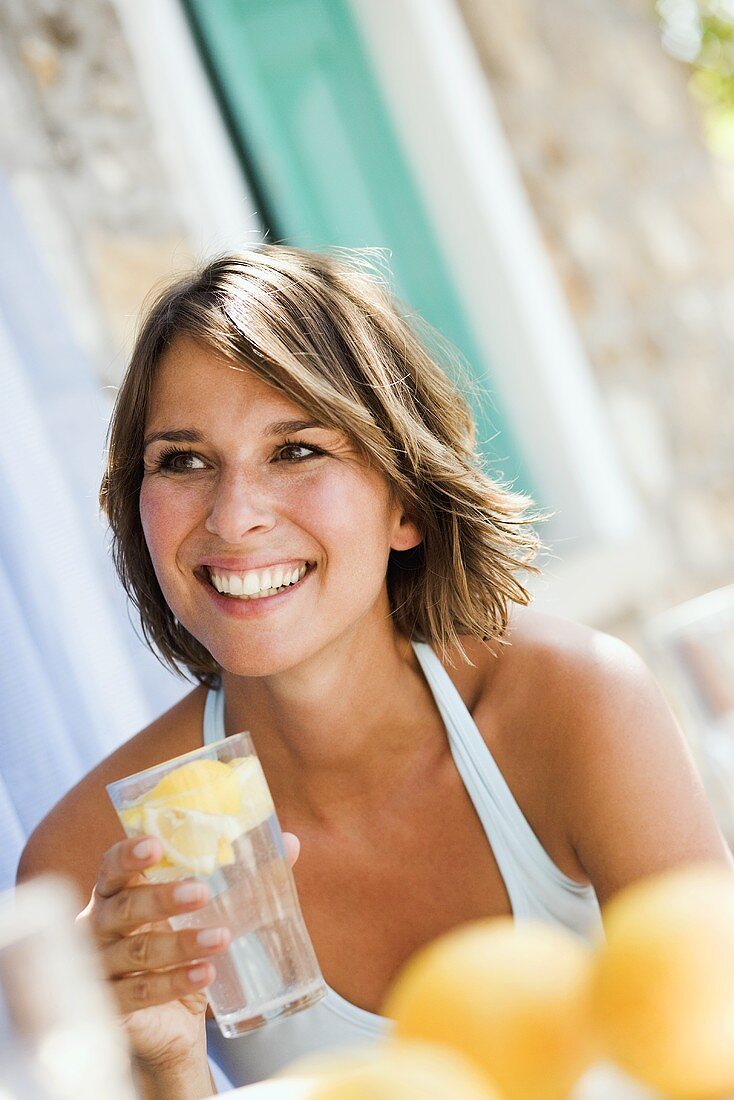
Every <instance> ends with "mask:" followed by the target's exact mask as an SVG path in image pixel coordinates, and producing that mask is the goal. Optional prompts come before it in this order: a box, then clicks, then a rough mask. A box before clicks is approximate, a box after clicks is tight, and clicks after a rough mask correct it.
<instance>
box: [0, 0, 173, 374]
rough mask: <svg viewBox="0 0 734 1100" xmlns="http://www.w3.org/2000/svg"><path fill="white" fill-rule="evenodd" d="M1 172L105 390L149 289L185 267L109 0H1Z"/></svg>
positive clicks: (169, 196) (169, 198) (168, 194)
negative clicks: (104, 383)
mask: <svg viewBox="0 0 734 1100" xmlns="http://www.w3.org/2000/svg"><path fill="white" fill-rule="evenodd" d="M0 115H1V116H2V119H3V125H2V127H0V165H2V169H3V172H4V173H5V175H6V177H7V179H8V181H9V184H10V187H11V189H12V193H13V196H14V198H15V200H16V202H17V203H18V206H19V207H20V210H21V212H22V214H23V216H24V218H25V221H26V224H27V226H28V229H29V231H30V233H31V235H32V236H33V238H34V240H35V243H36V245H37V247H38V252H39V254H40V255H41V257H42V259H43V261H44V263H45V264H46V266H47V268H48V270H49V271H50V273H51V275H52V277H53V279H54V281H55V283H56V285H57V287H58V289H59V291H60V293H61V294H62V296H63V298H64V300H65V303H66V305H67V307H68V308H67V315H68V318H69V321H70V324H71V325H72V327H73V329H74V330H75V333H76V335H77V337H78V339H79V341H80V343H81V345H82V347H83V348H84V350H85V351H86V353H87V354H88V355H89V356H90V358H91V359H92V361H93V362H94V364H95V366H96V367H97V369H98V371H99V374H100V377H101V378H102V380H103V381H105V382H112V383H114V382H116V381H117V380H118V379H119V375H120V373H121V371H122V368H123V366H124V349H125V348H126V347H127V346H129V342H130V337H131V334H132V331H133V329H134V323H135V318H136V316H137V314H138V311H139V308H140V305H141V302H142V300H143V298H144V297H145V295H146V293H147V292H148V290H149V289H150V287H151V286H152V285H153V284H154V283H155V282H156V281H158V280H160V279H161V278H162V277H163V276H165V275H166V274H167V273H168V272H169V271H170V270H172V268H173V267H175V266H181V265H183V264H184V263H186V262H187V260H188V253H187V242H186V237H185V232H184V229H183V224H182V220H181V217H180V215H179V212H178V210H177V203H176V192H175V187H174V188H172V187H171V185H170V181H169V180H168V179H167V178H166V175H165V171H164V168H163V166H162V164H161V162H160V159H159V156H158V151H157V146H156V139H155V134H154V132H153V129H152V126H151V122H150V118H149V113H148V111H147V109H146V105H145V103H144V100H143V97H142V95H141V92H140V88H139V85H138V80H137V77H136V73H135V69H134V66H133V62H132V59H131V56H130V52H129V50H128V45H127V43H126V41H125V37H124V34H123V32H122V29H121V26H120V23H119V20H118V18H117V16H116V13H115V9H114V8H113V6H112V5H111V4H110V3H109V0H80V2H79V3H74V4H70V3H66V2H65V0H3V4H2V7H1V8H0Z"/></svg>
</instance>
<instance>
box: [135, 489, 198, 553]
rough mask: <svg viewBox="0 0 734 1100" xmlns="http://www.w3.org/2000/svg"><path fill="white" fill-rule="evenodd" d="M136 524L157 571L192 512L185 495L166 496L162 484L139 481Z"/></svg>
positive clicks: (184, 528) (185, 528) (168, 493)
mask: <svg viewBox="0 0 734 1100" xmlns="http://www.w3.org/2000/svg"><path fill="white" fill-rule="evenodd" d="M139 511H140V522H141V525H142V528H143V534H144V535H145V541H146V543H147V545H148V550H149V552H150V556H151V558H152V560H153V564H154V565H155V566H156V569H157V568H158V565H159V564H165V562H164V561H163V559H164V557H165V555H166V553H167V552H168V551H170V550H171V549H173V550H174V551H175V548H176V546H177V545H178V544H179V543H180V540H181V536H182V535H183V534H184V533H185V532H186V530H187V529H188V528H189V527H190V525H191V518H192V515H193V514H194V512H195V508H194V507H193V501H191V500H190V499H189V498H188V494H186V493H180V492H178V493H175V494H173V493H170V492H169V491H168V487H167V486H166V485H163V484H158V485H156V484H148V483H146V482H143V485H142V487H141V490H140V503H139Z"/></svg>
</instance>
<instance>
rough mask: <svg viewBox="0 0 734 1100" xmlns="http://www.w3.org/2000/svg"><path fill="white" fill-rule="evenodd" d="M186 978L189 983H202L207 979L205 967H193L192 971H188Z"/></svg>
mask: <svg viewBox="0 0 734 1100" xmlns="http://www.w3.org/2000/svg"><path fill="white" fill-rule="evenodd" d="M186 977H187V978H188V979H189V981H190V982H197V983H198V982H203V981H204V980H205V979H206V978H208V977H209V970H208V969H207V967H205V966H195V967H194V968H193V970H189V972H188V974H187V975H186Z"/></svg>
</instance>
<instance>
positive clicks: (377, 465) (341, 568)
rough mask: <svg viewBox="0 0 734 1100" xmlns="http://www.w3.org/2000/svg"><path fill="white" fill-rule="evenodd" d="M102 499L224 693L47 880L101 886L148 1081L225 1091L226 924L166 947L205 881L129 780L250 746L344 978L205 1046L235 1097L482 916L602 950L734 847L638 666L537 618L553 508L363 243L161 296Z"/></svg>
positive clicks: (27, 863)
mask: <svg viewBox="0 0 734 1100" xmlns="http://www.w3.org/2000/svg"><path fill="white" fill-rule="evenodd" d="M101 500H102V505H103V508H104V509H105V511H106V514H107V516H108V518H109V521H110V525H111V528H112V533H113V553H114V557H115V562H116V565H117V569H118V572H119V575H120V578H121V580H122V582H123V584H124V586H125V588H126V589H127V591H128V593H129V595H130V597H131V599H132V600H133V602H134V603H135V604H136V606H137V608H138V610H139V614H140V620H141V623H142V628H143V631H144V633H145V637H146V638H147V640H148V642H149V644H150V645H151V647H152V648H153V649H154V651H155V652H157V653H158V654H159V655H160V656H161V658H162V659H163V660H164V661H165V662H166V663H167V664H168V665H169V666H170V667H171V668H173V669H175V670H176V671H179V672H181V673H182V674H185V673H188V674H189V675H191V676H192V677H193V678H194V680H196V681H198V686H197V687H196V689H195V690H194V691H192V692H191V693H190V694H189V695H188V696H187V697H186V698H185V699H184V700H183V701H182V702H181V703H179V704H178V705H177V706H176V707H174V708H173V709H172V710H171V711H169V712H167V713H166V714H164V715H163V716H162V717H161V718H159V719H158V720H157V721H156V722H154V723H153V724H152V725H151V726H149V727H148V728H147V729H145V730H143V731H142V732H141V733H140V734H138V736H137V737H135V738H133V739H132V740H131V741H130V742H128V743H127V744H126V745H124V746H123V747H122V748H121V749H119V750H118V751H117V752H116V753H114V754H113V755H112V756H111V757H109V758H108V759H107V760H105V761H103V763H102V764H100V765H99V766H98V767H97V768H96V769H95V770H94V771H93V772H92V773H90V775H88V776H87V777H86V778H85V779H84V780H83V781H82V782H81V783H80V784H79V785H78V786H77V787H76V788H75V789H74V790H73V791H71V792H70V793H69V794H68V795H67V796H66V798H65V799H64V800H63V801H62V802H61V803H60V804H59V805H58V806H57V807H56V808H55V809H54V810H53V811H52V813H51V814H50V815H49V817H48V818H47V819H46V820H45V821H44V822H43V823H42V824H41V825H40V826H39V828H38V830H37V831H36V833H34V835H33V837H32V838H31V840H30V841H29V844H28V846H27V848H26V851H25V853H24V856H23V859H22V861H21V868H20V873H21V876H22V877H26V876H28V875H30V874H34V873H36V872H38V871H40V870H47V869H49V868H53V869H54V870H57V871H65V872H66V873H67V874H69V875H71V876H72V877H73V878H74V879H75V880H76V881H77V883H78V884H79V886H80V887H81V888H82V889H83V890H84V891H85V893H86V894H87V896H89V895H90V893H91V900H90V903H89V905H88V906H87V908H86V909H85V911H84V914H83V915H82V918H81V919H82V920H83V921H85V922H86V923H87V924H88V925H89V927H90V929H91V931H92V933H93V935H94V936H95V938H96V940H97V942H98V944H99V947H100V952H101V956H102V959H103V962H104V965H105V967H106V969H107V973H108V975H109V977H110V981H111V984H112V988H113V990H114V991H115V994H116V997H117V1001H118V1004H119V1005H120V1009H121V1012H122V1013H123V1020H124V1023H125V1027H126V1028H127V1031H128V1033H129V1035H130V1038H131V1041H132V1044H133V1047H134V1050H135V1052H136V1055H137V1058H138V1062H139V1065H140V1067H141V1071H142V1084H143V1087H144V1088H145V1090H146V1093H147V1094H148V1095H150V1096H156V1097H158V1096H162V1095H165V1096H167V1097H172V1098H173V1097H176V1098H179V1100H191V1098H193V1097H203V1096H207V1095H209V1093H210V1090H211V1082H210V1081H209V1077H208V1073H207V1070H206V1060H205V1050H206V1044H205V1027H204V1013H205V1009H206V998H205V996H204V995H203V993H202V990H203V989H204V988H205V987H206V986H207V984H209V983H210V982H211V981H212V980H213V977H214V973H215V971H214V963H213V961H212V960H213V959H215V958H216V956H217V955H218V954H219V953H220V952H221V951H223V950H225V948H226V944H227V942H228V941H227V932H226V930H219V931H218V930H216V929H215V930H212V929H207V930H206V932H207V934H208V935H209V938H208V939H207V940H206V941H204V940H199V939H194V938H193V933H191V932H184V931H179V932H173V931H171V929H170V927H169V926H168V925H167V924H166V923H165V922H166V920H167V918H168V917H170V916H173V915H175V916H179V915H181V914H182V913H191V912H192V911H193V910H196V909H198V908H200V907H201V906H202V905H204V904H205V903H206V901H207V897H208V896H207V887H206V884H204V883H198V884H197V883H184V884H183V885H181V884H179V885H177V884H172V883H168V884H164V883H160V884H156V885H151V884H148V883H146V881H145V879H143V878H142V875H141V872H142V870H143V869H145V868H147V867H150V866H152V865H154V864H155V863H156V861H157V860H159V859H160V858H161V855H162V849H161V847H160V841H159V840H157V839H156V838H155V837H149V838H148V839H147V840H144V841H142V843H141V842H140V841H132V840H130V841H124V840H123V841H121V840H120V839H119V836H120V830H119V824H118V822H117V819H116V816H115V815H114V813H113V811H112V809H111V807H110V806H108V805H107V802H106V798H105V793H104V785H105V784H106V783H109V782H111V781H113V780H116V779H119V778H120V777H121V776H125V775H129V774H130V773H133V772H138V771H140V770H142V769H144V768H147V767H151V766H153V765H156V764H159V763H160V762H162V761H165V760H167V759H170V758H171V757H173V756H178V755H179V754H181V753H184V752H187V751H189V750H192V749H195V748H198V747H199V746H200V745H201V743H202V740H203V741H204V742H207V743H208V742H211V741H216V740H218V739H221V738H223V737H225V736H228V735H230V734H233V733H236V732H237V731H239V730H243V729H247V730H249V731H250V732H251V735H252V739H253V742H254V745H255V748H256V751H257V754H258V756H259V758H260V761H261V763H262V767H263V771H264V773H265V776H266V778H267V781H268V785H269V787H270V790H271V791H272V795H273V800H274V803H275V806H276V809H277V811H278V816H279V818H280V821H281V824H282V826H283V827H284V828H285V829H286V830H288V831H289V844H290V846H291V848H290V850H291V856H292V858H293V859H295V856H296V855H297V853H298V850H299V844H298V842H299V841H300V845H301V847H300V853H301V854H300V856H299V858H298V863H297V866H296V868H295V879H296V883H297V886H298V894H299V899H300V903H301V907H302V910H303V914H304V918H305V921H306V924H307V927H308V931H309V934H310V936H311V939H312V941H313V944H314V948H315V951H316V954H317V957H318V960H319V964H320V967H321V970H322V972H323V975H324V978H325V980H326V982H327V983H328V991H327V994H326V996H325V997H324V999H323V1000H322V1001H320V1002H319V1003H318V1004H315V1005H313V1006H311V1007H309V1008H308V1009H306V1010H304V1011H303V1012H301V1013H299V1014H298V1015H297V1016H293V1017H291V1018H289V1019H286V1020H282V1021H280V1023H279V1026H278V1028H277V1029H276V1030H273V1029H271V1028H269V1027H265V1028H262V1029H261V1030H259V1031H256V1032H253V1033H251V1034H249V1035H243V1036H239V1037H238V1038H236V1039H227V1040H226V1042H223V1041H222V1038H221V1035H219V1034H218V1033H217V1031H216V1029H215V1028H213V1027H212V1028H211V1029H210V1034H209V1049H210V1050H213V1051H214V1052H215V1055H216V1058H217V1060H218V1061H219V1062H220V1063H221V1064H222V1065H223V1066H224V1068H225V1069H226V1071H227V1073H228V1074H229V1076H230V1078H231V1080H232V1081H233V1083H236V1084H245V1083H248V1082H250V1081H254V1080H258V1079H260V1078H263V1077H266V1076H268V1075H270V1074H272V1073H273V1072H274V1071H275V1070H276V1069H278V1068H279V1067H280V1066H282V1065H283V1064H284V1063H286V1062H288V1061H289V1060H290V1059H291V1058H293V1057H294V1056H295V1055H297V1054H300V1053H303V1052H305V1051H309V1050H314V1051H315V1050H318V1049H320V1048H327V1047H333V1046H337V1045H342V1044H347V1045H348V1044H354V1043H355V1042H364V1041H374V1040H375V1039H376V1038H378V1037H381V1036H383V1035H385V1034H387V1033H388V1032H389V1031H390V1028H391V1024H390V1021H388V1020H387V1019H386V1018H385V1017H384V1016H382V1015H380V1014H379V1013H380V1007H381V1005H382V1003H383V1001H384V998H385V993H386V991H387V989H388V987H389V986H390V983H391V982H392V980H393V979H394V977H395V975H396V974H397V972H398V970H399V969H400V968H401V966H402V965H403V964H404V962H405V961H406V959H407V958H408V957H409V956H410V955H411V954H412V953H413V952H414V951H415V950H416V949H417V948H418V947H420V946H421V945H423V944H425V943H427V942H429V941H430V940H432V939H434V938H435V937H436V936H438V935H439V934H441V933H443V932H445V931H447V930H448V929H450V928H454V927H455V926H456V925H458V924H460V923H462V922H464V921H468V920H472V919H475V918H480V917H488V916H505V917H507V916H513V917H514V918H515V920H518V921H519V920H525V919H528V918H531V919H537V920H543V921H546V922H551V923H555V924H560V925H563V926H565V927H566V928H569V929H572V930H573V931H574V932H576V933H578V934H579V935H581V936H584V937H586V938H589V939H593V938H594V937H595V936H597V935H598V934H599V930H600V911H599V902H600V901H604V900H605V899H606V898H607V897H609V896H610V895H611V894H612V893H614V892H615V891H616V890H618V889H619V888H620V887H622V886H624V885H625V884H627V883H628V882H631V881H633V880H634V879H636V878H639V877H641V876H642V875H645V874H647V873H650V872H652V871H656V870H662V869H663V868H665V867H670V866H673V865H675V864H679V863H683V862H686V861H689V860H692V859H704V858H706V859H716V860H719V861H726V860H727V858H728V857H727V853H726V848H725V846H724V843H723V840H722V838H721V835H720V833H719V832H718V830H717V828H716V825H715V824H714V821H713V818H712V816H711V813H710V811H709V808H708V806H707V804H706V801H705V798H704V797H703V794H702V788H701V785H700V782H699V779H698V777H697V775H696V773H695V770H694V768H693V766H692V764H691V761H690V758H689V756H688V754H687V752H686V750H685V747H684V745H683V742H682V738H681V737H680V734H679V732H678V730H677V728H676V726H675V723H674V721H673V719H672V717H671V715H670V713H669V711H668V710H667V708H666V706H665V704H664V702H663V701H662V698H661V696H660V693H659V691H658V689H657V687H656V685H655V684H654V682H653V681H652V678H651V677H650V675H649V673H648V672H647V671H646V669H645V668H644V666H643V665H642V664H641V662H640V661H639V660H638V659H637V658H636V656H635V655H634V654H633V653H631V652H630V651H629V650H628V649H627V648H626V647H624V646H623V645H621V643H619V642H617V641H615V640H614V639H611V638H608V637H605V636H604V635H600V634H598V633H596V632H594V631H590V630H586V629H584V628H582V627H578V626H576V625H574V624H571V623H564V622H562V621H561V620H556V619H550V618H547V617H544V616H541V615H536V614H534V613H530V612H527V611H526V610H525V608H524V605H525V604H527V603H528V602H529V595H528V592H527V589H526V587H525V584H524V581H523V571H525V570H527V569H529V568H532V561H533V557H534V555H535V552H536V550H537V537H536V535H535V534H534V532H533V530H532V528H531V526H530V523H529V519H530V515H529V511H528V509H529V502H528V500H527V499H526V498H525V497H522V496H520V495H517V494H515V493H513V492H511V491H510V490H508V489H507V488H505V487H503V486H502V485H500V484H498V483H497V482H496V481H494V480H492V479H491V478H490V477H489V476H488V475H487V473H486V472H485V471H484V469H483V466H482V463H481V460H480V459H479V458H478V456H477V454H476V452H475V449H474V438H473V426H472V420H471V416H470V414H469V411H468V407H467V404H466V402H465V400H464V398H463V396H462V395H461V394H460V393H459V392H458V390H457V388H456V387H455V386H454V385H453V384H452V383H451V382H450V381H449V379H448V378H447V376H446V375H445V374H444V373H443V372H442V371H441V369H440V368H439V367H438V365H437V364H436V363H435V362H434V360H433V359H432V358H431V356H430V355H429V354H428V353H427V352H426V350H425V349H424V348H423V346H422V345H421V343H420V342H419V340H418V339H417V337H416V336H415V335H414V333H413V331H412V329H411V327H410V326H409V324H408V323H407V322H406V320H405V318H404V317H403V316H402V314H401V312H400V310H399V308H398V307H397V306H396V305H395V304H394V303H393V302H392V301H391V299H390V296H389V295H388V293H387V292H386V290H385V289H384V287H383V286H382V285H380V283H379V281H378V280H377V279H376V278H375V277H374V276H373V275H371V274H370V273H369V272H366V271H364V270H360V268H359V266H358V265H357V264H355V263H354V262H350V261H349V260H348V259H347V258H346V257H345V256H343V255H342V256H340V257H329V256H322V255H316V254H313V253H308V252H302V251H298V250H296V249H290V248H285V247H279V246H265V247H262V248H260V249H258V250H256V251H254V252H248V253H242V254H237V255H233V256H225V257H223V258H222V259H220V260H216V261H214V262H213V263H211V264H209V265H207V266H206V267H205V268H204V269H203V270H201V271H197V272H194V273H193V274H192V275H191V276H189V277H187V278H185V279H182V280H180V281H179V282H177V283H176V284H175V285H173V286H172V287H171V288H169V289H168V290H166V291H165V292H164V293H163V294H162V295H160V296H159V298H158V299H157V301H156V302H154V304H153V306H152V307H151V310H150V312H149V313H148V316H147V318H146V319H145V322H144V324H143V327H142V330H141V333H140V336H139V338H138V341H137V344H136V347H135V350H134V353H133V357H132V361H131V364H130V367H129V369H128V373H127V375H126V377H125V379H124V382H123V384H122V387H121V389H120V392H119V395H118V399H117V404H116V408H115V412H114V416H113V420H112V424H111V430H110V447H109V458H108V464H107V470H106V473H105V476H104V482H103V485H102V492H101ZM651 776H654V777H655V779H654V783H653V782H651V780H650V777H651ZM92 821H93V822H94V825H95V828H94V834H93V837H92V838H91V839H90V822H92ZM293 834H295V836H294V835H293ZM296 837H297V838H298V839H296ZM187 937H188V938H187Z"/></svg>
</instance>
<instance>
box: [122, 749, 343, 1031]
mask: <svg viewBox="0 0 734 1100" xmlns="http://www.w3.org/2000/svg"><path fill="white" fill-rule="evenodd" d="M107 791H108V793H109V795H110V798H111V799H112V803H113V805H114V807H115V809H116V811H117V814H118V816H119V818H120V821H121V822H122V826H123V828H124V830H125V832H126V833H127V835H128V836H129V837H137V836H154V837H157V838H158V839H159V840H160V841H161V843H162V845H163V853H164V854H163V858H162V860H161V861H160V862H159V863H157V864H156V865H155V866H154V867H151V868H148V869H147V870H146V872H145V874H146V876H147V878H148V879H149V880H150V881H151V882H167V881H171V880H172V879H183V878H195V879H198V880H200V881H202V882H206V883H207V885H208V887H209V889H210V891H211V900H210V901H209V903H208V904H207V905H206V906H204V907H203V908H201V909H199V910H197V911H196V912H194V913H186V914H182V915H179V916H176V917H173V918H171V919H170V923H171V926H172V927H173V928H174V929H179V928H196V929H201V928H218V927H222V926H225V927H227V928H228V929H229V931H230V933H231V936H232V940H231V943H230V945H229V948H228V949H227V952H226V954H223V955H219V956H217V957H216V958H214V959H212V960H211V961H212V962H213V963H214V965H215V966H216V970H217V975H216V978H215V979H214V981H213V982H212V984H211V985H210V986H208V987H207V990H206V992H207V996H208V998H209V1002H210V1004H211V1007H212V1011H213V1012H214V1016H215V1018H216V1020H217V1023H218V1024H219V1027H220V1029H221V1031H222V1034H223V1035H225V1036H227V1037H233V1036H235V1035H242V1034H244V1033H245V1032H248V1031H252V1030H253V1029H254V1028H257V1027H261V1026H262V1025H263V1024H265V1023H267V1021H269V1020H273V1019H275V1018H276V1017H278V1016H287V1015H290V1014H291V1013H293V1012H298V1011H299V1010H300V1009H303V1008H308V1007H309V1006H310V1005H312V1004H315V1003H316V1002H317V1001H319V1000H320V999H321V998H322V997H323V996H324V994H325V993H326V986H325V985H324V980H323V978H322V976H321V971H320V970H319V966H318V963H317V961H316V956H315V954H314V950H313V947H312V945H311V941H310V939H309V936H308V932H307V931H306V926H305V924H304V922H303V916H302V914H301V908H300V905H299V903H298V897H297V894H296V888H295V883H294V881H293V875H292V873H291V869H290V865H289V863H288V859H287V858H286V854H285V849H284V847H283V836H282V833H281V830H280V825H279V823H278V819H277V817H276V814H275V808H274V806H273V800H272V797H271V795H270V791H269V789H268V785H267V782H266V780H265V776H264V775H263V771H262V767H261V766H260V761H259V760H258V758H257V756H256V755H255V750H254V748H253V745H252V739H251V738H250V735H249V734H248V733H237V734H234V735H232V736H230V737H225V738H224V739H223V740H222V741H217V742H214V743H213V744H210V745H205V746H203V747H202V748H200V749H195V750H194V751H193V752H189V753H186V754H185V755H183V756H179V757H176V758H175V759H173V760H168V761H166V763H164V764H159V765H158V766H157V767H155V768H149V769H147V771H143V772H138V773H137V774H136V775H131V776H128V777H127V778H126V779H120V780H118V781H117V782H116V783H110V784H109V786H108V787H107Z"/></svg>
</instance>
